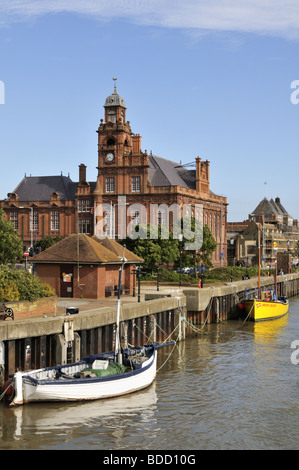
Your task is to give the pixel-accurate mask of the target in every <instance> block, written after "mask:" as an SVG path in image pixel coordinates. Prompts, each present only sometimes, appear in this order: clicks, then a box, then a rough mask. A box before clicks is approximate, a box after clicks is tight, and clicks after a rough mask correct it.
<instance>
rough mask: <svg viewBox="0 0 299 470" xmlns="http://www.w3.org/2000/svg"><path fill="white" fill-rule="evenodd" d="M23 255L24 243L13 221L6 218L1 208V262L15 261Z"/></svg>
mask: <svg viewBox="0 0 299 470" xmlns="http://www.w3.org/2000/svg"><path fill="white" fill-rule="evenodd" d="M22 256H23V243H22V240H21V239H20V238H19V237H18V235H17V233H16V231H15V229H14V226H13V224H12V222H9V221H7V220H5V213H4V211H3V209H0V264H7V263H15V262H16V261H17V260H18V259H20V258H22Z"/></svg>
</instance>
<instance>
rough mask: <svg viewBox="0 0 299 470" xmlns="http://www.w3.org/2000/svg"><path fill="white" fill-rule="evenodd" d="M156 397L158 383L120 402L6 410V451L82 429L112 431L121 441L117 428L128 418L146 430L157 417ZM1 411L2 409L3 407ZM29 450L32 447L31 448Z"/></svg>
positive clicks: (39, 405) (4, 434) (52, 404)
mask: <svg viewBox="0 0 299 470" xmlns="http://www.w3.org/2000/svg"><path fill="white" fill-rule="evenodd" d="M156 403H157V394H156V389H155V383H154V384H152V385H151V386H150V387H149V388H148V389H146V390H143V391H140V392H137V393H134V394H131V395H126V396H124V397H120V398H113V399H107V400H97V401H92V402H86V403H85V402H84V403H83V402H82V403H64V404H61V403H57V404H55V403H37V404H34V403H32V404H28V405H24V406H19V407H12V408H8V407H3V409H0V413H1V411H3V420H2V423H0V429H1V434H2V438H3V440H4V441H7V442H8V443H9V444H7V445H8V447H7V448H16V447H17V446H18V441H19V443H20V442H21V441H22V440H23V439H24V438H25V439H28V436H30V435H32V436H34V439H35V446H36V448H38V447H39V446H41V445H42V440H43V438H44V437H46V436H47V435H49V436H55V438H56V439H58V438H59V436H66V435H68V434H71V433H75V432H78V430H80V428H84V429H85V433H86V432H88V431H87V430H88V428H91V429H94V428H95V427H107V425H109V426H112V427H113V422H114V421H115V420H116V423H115V424H114V430H113V431H112V433H113V435H114V437H115V438H116V439H117V440H118V439H122V437H123V436H122V431H121V427H119V426H118V425H117V423H119V421H120V420H125V419H126V417H130V419H134V417H138V421H139V422H141V423H142V425H143V426H146V423H147V422H148V421H151V419H152V418H153V417H154V415H155V410H156ZM1 408H2V407H1ZM29 447H30V445H29Z"/></svg>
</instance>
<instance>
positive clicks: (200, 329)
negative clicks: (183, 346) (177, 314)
mask: <svg viewBox="0 0 299 470" xmlns="http://www.w3.org/2000/svg"><path fill="white" fill-rule="evenodd" d="M253 307H254V304H253V305H252V307H251V309H250V311H249V313H248V315H247V316H246V318H245V320H244V321H243V323H242V324H241V325H240V326H238V327H237V328H236V329H234V330H227V331H225V332H222V334H224V333H232V332H234V331H238V330H239V329H240V328H242V327H243V326H244V323H246V322H247V321H248V319H249V318H250V315H251V312H252V309H253ZM207 319H208V316H207V318H206V321H207ZM182 320H184V322H185V323H187V325H188V326H190V328H192V329H193V330H194V331H195V332H196V333H202V334H204V335H215V334H219V332H218V331H217V332H214V331H212V332H210V333H207V332H206V331H203V328H204V326H205V324H206V321H205V322H204V324H203V327H202V328H197V327H196V326H195V325H194V324H193V323H191V322H189V321H188V320H187V318H185V317H183V318H182ZM222 323H223V324H225V322H222Z"/></svg>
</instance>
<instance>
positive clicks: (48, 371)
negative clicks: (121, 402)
mask: <svg viewBox="0 0 299 470" xmlns="http://www.w3.org/2000/svg"><path fill="white" fill-rule="evenodd" d="M168 344H171V343H168ZM172 344H173V343H172ZM161 346H165V344H164V345H157V344H156V343H152V344H150V345H146V346H142V347H134V348H127V349H123V350H122V352H121V362H122V363H121V362H116V361H115V354H114V352H111V353H102V354H97V355H94V356H88V357H85V358H83V359H82V360H81V361H79V362H77V363H74V364H66V365H61V366H53V367H47V368H44V369H37V370H32V371H27V372H17V373H15V374H14V375H13V377H12V387H13V390H14V394H13V399H12V400H11V402H10V405H21V404H23V403H29V402H37V401H43V402H45V401H47V402H49V401H50V402H53V401H84V400H97V399H101V398H112V397H117V396H122V395H125V394H128V393H132V392H136V391H138V390H141V389H144V388H146V387H148V386H149V385H150V384H151V383H152V382H153V380H154V379H155V376H156V364H157V349H158V348H159V347H161Z"/></svg>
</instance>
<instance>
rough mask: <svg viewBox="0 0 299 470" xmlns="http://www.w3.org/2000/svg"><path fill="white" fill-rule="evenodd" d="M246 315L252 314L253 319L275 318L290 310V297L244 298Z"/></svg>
mask: <svg viewBox="0 0 299 470" xmlns="http://www.w3.org/2000/svg"><path fill="white" fill-rule="evenodd" d="M242 304H243V307H244V310H245V313H246V315H250V319H251V320H253V321H263V320H275V318H279V317H282V316H283V315H286V314H287V313H288V310H289V301H288V299H283V300H272V301H271V300H270V301H265V300H259V299H252V300H243V302H242Z"/></svg>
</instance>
